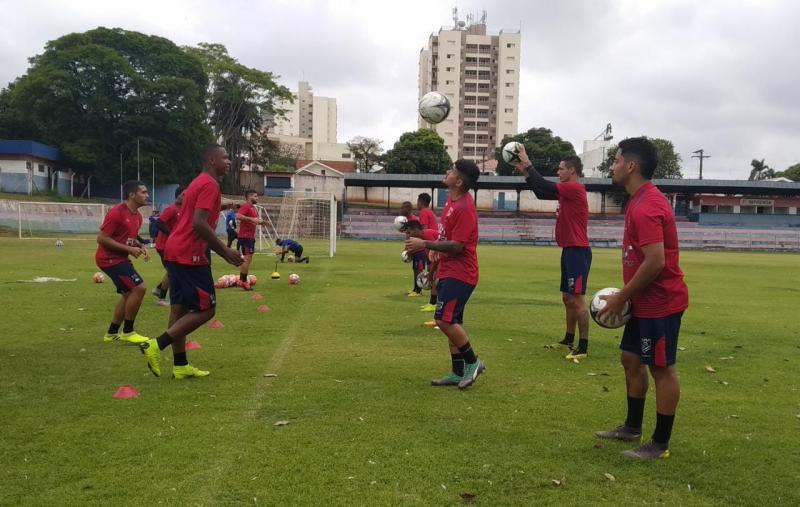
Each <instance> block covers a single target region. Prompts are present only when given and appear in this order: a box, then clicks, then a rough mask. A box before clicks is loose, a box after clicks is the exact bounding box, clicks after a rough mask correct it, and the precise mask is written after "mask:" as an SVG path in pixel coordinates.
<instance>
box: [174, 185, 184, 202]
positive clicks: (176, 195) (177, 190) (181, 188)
mask: <svg viewBox="0 0 800 507" xmlns="http://www.w3.org/2000/svg"><path fill="white" fill-rule="evenodd" d="M183 191H184V188H183V187H182V186H180V185H178V188H176V189H175V199H177V198H178V196H179V195H181V194H182V193H183Z"/></svg>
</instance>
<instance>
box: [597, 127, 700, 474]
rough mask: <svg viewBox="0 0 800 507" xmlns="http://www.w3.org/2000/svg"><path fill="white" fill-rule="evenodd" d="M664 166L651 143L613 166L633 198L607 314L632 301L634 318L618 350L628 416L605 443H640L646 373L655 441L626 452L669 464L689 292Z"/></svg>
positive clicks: (626, 152)
mask: <svg viewBox="0 0 800 507" xmlns="http://www.w3.org/2000/svg"><path fill="white" fill-rule="evenodd" d="M657 164H658V157H657V152H656V148H655V146H654V145H653V143H651V142H650V141H649V140H648V139H647V138H644V137H637V138H631V139H625V140H624V141H622V142H620V143H619V149H618V150H617V154H616V156H615V157H614V163H613V165H612V166H611V179H612V181H613V182H614V184H616V185H620V186H623V187H625V192H627V193H628V195H630V199H629V200H628V204H627V205H626V207H625V232H624V235H623V239H622V278H623V281H624V283H625V285H624V286H623V287H622V291H621V292H619V293H618V294H614V295H611V296H605V297H604V299H605V300H606V303H607V304H606V307H605V308H603V309H602V310H600V314H604V313H606V312H608V313H610V314H612V315H613V314H619V313H620V312H621V310H622V308H623V307H624V304H625V302H626V301H630V303H631V309H632V315H631V319H630V320H629V321H628V323H627V324H626V325H625V330H624V332H623V334H622V341H621V343H620V346H619V348H620V349H621V350H622V354H621V361H622V366H623V367H624V369H625V385H626V387H627V395H628V416H627V418H626V419H625V423H624V424H623V425H622V426H618V427H617V428H614V429H613V430H610V431H599V432H597V433H596V435H597V436H598V437H599V438H611V439H616V440H623V441H637V442H638V441H640V440H641V437H642V419H643V417H644V401H645V396H646V395H647V381H648V377H647V368H649V369H650V374H651V375H652V376H653V379H654V380H655V383H656V428H655V431H654V432H653V436H652V438H651V440H650V441H649V442H647V443H646V444H644V445H640V446H639V447H636V448H635V449H631V450H629V451H625V452H624V453H623V454H624V455H625V456H627V457H630V458H638V459H657V458H669V440H670V437H671V435H672V423H673V422H674V420H675V409H676V408H677V406H678V399H679V397H680V386H679V384H678V374H677V371H676V370H675V359H676V357H675V356H676V352H677V348H678V333H679V331H680V328H681V317H682V316H683V312H684V310H686V308H687V307H688V306H689V289H688V288H687V287H686V283H685V282H684V281H683V272H682V271H681V268H680V266H679V265H678V257H679V252H678V250H679V248H678V229H677V227H676V225H675V217H674V215H673V214H672V206H671V205H670V203H669V201H668V200H667V198H666V197H665V196H664V194H662V193H661V191H660V190H658V188H656V186H655V185H653V183H652V182H651V181H650V179H651V178H652V177H653V171H655V169H656V165H657Z"/></svg>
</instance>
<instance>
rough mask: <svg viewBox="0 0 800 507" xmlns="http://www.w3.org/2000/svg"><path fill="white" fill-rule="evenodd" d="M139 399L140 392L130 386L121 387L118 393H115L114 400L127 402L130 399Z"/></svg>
mask: <svg viewBox="0 0 800 507" xmlns="http://www.w3.org/2000/svg"><path fill="white" fill-rule="evenodd" d="M138 397H139V391H137V390H136V388H135V387H133V386H132V385H129V384H126V385H124V386H122V387H120V388H119V389H117V392H115V393H114V398H118V399H120V400H125V399H128V398H138Z"/></svg>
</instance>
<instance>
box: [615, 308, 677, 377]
mask: <svg viewBox="0 0 800 507" xmlns="http://www.w3.org/2000/svg"><path fill="white" fill-rule="evenodd" d="M681 317H683V312H679V313H673V314H672V315H668V316H666V317H661V318H658V319H642V318H637V317H631V320H629V321H628V323H627V324H625V331H624V332H623V333H622V341H621V342H620V344H619V348H620V349H622V350H624V351H625V352H630V353H632V354H636V355H638V356H639V358H640V359H641V361H642V364H646V365H651V366H658V367H660V368H665V367H667V366H672V365H673V364H675V359H676V357H675V356H676V355H677V351H678V333H680V330H681Z"/></svg>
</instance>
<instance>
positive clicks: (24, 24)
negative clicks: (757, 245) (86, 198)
mask: <svg viewBox="0 0 800 507" xmlns="http://www.w3.org/2000/svg"><path fill="white" fill-rule="evenodd" d="M454 6H458V8H459V12H460V13H461V15H462V19H463V17H464V16H465V15H466V14H467V13H469V12H474V13H480V11H481V10H483V9H486V10H487V12H488V16H487V24H488V26H489V30H490V31H491V32H497V31H499V30H501V29H506V30H519V29H521V30H522V69H521V90H520V115H519V127H520V130H527V129H528V128H530V127H547V128H550V129H552V130H553V132H554V133H555V134H556V135H559V136H561V137H563V138H565V139H567V140H569V141H571V142H572V143H573V145H575V147H576V149H577V150H578V151H580V150H581V147H582V143H583V140H585V139H592V138H594V137H595V136H596V135H598V134H599V133H600V132H601V130H602V129H603V128H604V126H605V125H606V124H607V123H611V124H612V125H613V128H614V135H615V139H617V140H619V139H622V138H624V137H628V136H634V135H640V134H645V135H648V136H652V137H663V138H666V139H670V140H672V141H673V142H674V143H675V146H676V149H677V150H678V152H679V153H680V154H681V156H682V158H683V166H684V175H685V176H687V177H697V160H696V159H692V158H690V156H691V152H692V151H694V150H696V149H698V148H704V149H705V150H706V153H707V154H710V155H711V156H712V158H710V159H708V160H706V161H705V163H704V176H705V177H708V178H746V176H747V175H748V174H749V168H750V161H751V160H752V159H753V158H758V159H761V158H765V159H766V162H767V164H769V165H770V166H771V167H773V168H775V169H777V170H783V169H785V168H786V167H787V166H789V165H791V164H795V163H798V162H800V92H798V90H800V57H799V56H798V49H797V48H798V47H800V35H798V33H800V32H798V24H797V23H798V20H800V2H796V1H793V0H760V1H757V0H741V1H737V0H704V1H697V0H670V1H656V0H647V1H638V0H585V1H584V0H562V1H559V2H552V1H549V0H547V1H546V0H527V1H526V0H519V1H514V0H508V1H504V0H495V1H492V2H487V1H484V2H477V1H473V0H469V1H458V2H456V1H455V0H450V1H440V0H402V1H391V2H389V1H381V0H364V1H361V0H336V1H334V0H331V1H323V0H262V1H260V2H259V1H251V2H246V1H242V0H228V1H225V2H219V1H214V2H211V1H202V0H200V1H183V0H159V1H153V0H138V1H135V2H131V1H125V2H122V1H117V0H104V1H96V0H79V1H74V0H73V1H70V2H67V1H58V0H51V1H46V0H29V1H24V2H23V1H21V0H0V12H3V22H2V26H3V29H2V30H0V85H2V86H5V85H6V84H7V83H8V82H9V81H11V80H13V79H14V78H15V77H17V76H19V75H21V74H23V73H24V72H25V71H26V69H27V67H28V63H27V58H28V57H29V56H32V55H34V54H37V53H40V52H41V51H42V49H43V47H44V45H45V43H46V42H47V41H49V40H52V39H55V38H58V37H59V36H61V35H64V34H66V33H70V32H82V31H86V30H90V29H92V28H95V27H97V26H107V27H122V28H125V29H128V30H136V31H141V32H144V33H148V34H156V35H160V36H163V37H167V38H169V39H171V40H173V41H174V42H175V43H177V44H179V45H184V44H196V43H197V42H201V41H204V42H219V43H222V44H224V45H225V46H227V47H228V50H229V51H230V53H231V54H232V55H233V56H234V57H236V58H238V59H239V60H240V61H241V62H242V63H245V64H246V65H249V66H253V67H257V68H260V69H263V70H269V71H272V72H274V73H275V74H278V75H279V76H281V77H280V82H281V83H282V84H284V85H286V86H288V87H289V88H290V89H293V90H296V89H297V82H298V81H300V80H307V81H309V83H310V84H311V86H312V87H313V88H314V92H315V93H316V94H318V95H323V96H328V97H335V98H336V99H337V102H338V112H339V142H345V141H347V140H349V139H351V138H352V137H354V136H356V135H364V136H370V137H377V138H379V139H381V140H383V146H384V147H385V148H390V147H391V146H392V144H394V142H395V141H396V140H397V138H398V137H399V135H400V134H401V133H403V132H405V131H408V130H413V129H415V128H416V100H417V62H418V55H419V50H420V49H421V48H422V46H423V45H425V43H426V42H427V38H428V36H429V35H430V34H431V33H432V32H436V31H438V30H439V28H440V27H441V26H452V19H451V9H452V8H453V7H454Z"/></svg>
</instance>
